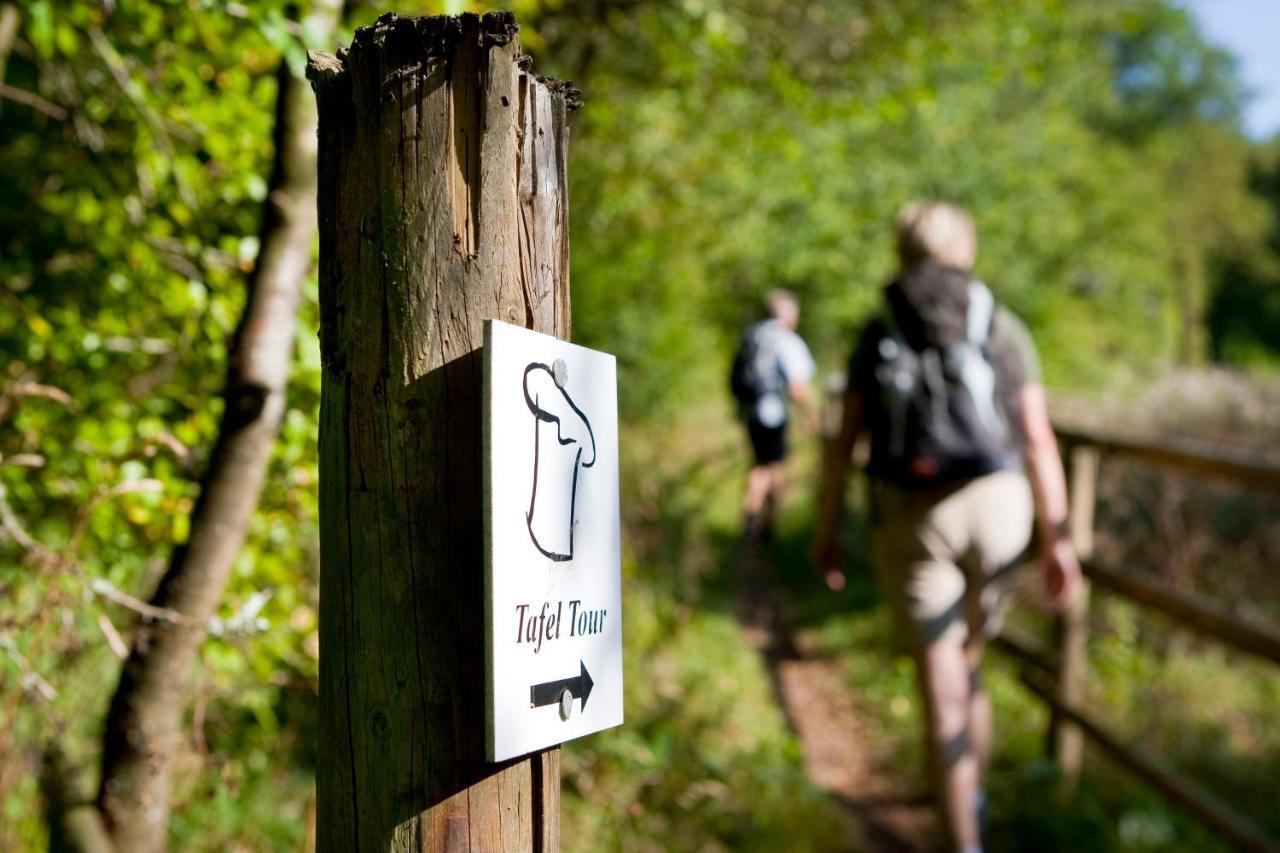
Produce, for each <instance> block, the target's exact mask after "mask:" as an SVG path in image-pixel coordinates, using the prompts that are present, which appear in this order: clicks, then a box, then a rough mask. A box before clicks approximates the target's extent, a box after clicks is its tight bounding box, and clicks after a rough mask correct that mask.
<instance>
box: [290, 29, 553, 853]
mask: <svg viewBox="0 0 1280 853" xmlns="http://www.w3.org/2000/svg"><path fill="white" fill-rule="evenodd" d="M528 69H529V64H528V61H527V60H526V59H525V58H524V57H523V56H522V55H521V53H520V49H519V44H518V42H517V40H516V25H515V20H514V18H513V17H512V16H511V15H510V14H506V13H493V14H488V15H485V16H484V17H483V18H480V17H477V16H476V15H462V16H460V17H456V18H454V17H435V18H421V19H409V18H397V17H395V16H393V15H387V16H384V17H382V18H380V19H379V20H378V22H377V23H376V24H374V25H372V26H370V27H365V28H363V29H361V30H359V31H358V32H357V33H356V36H355V39H354V41H353V42H352V45H351V47H350V49H349V50H348V51H345V52H340V53H339V55H338V56H337V57H332V56H326V55H322V54H313V55H312V57H311V63H310V67H309V76H310V77H311V79H312V81H313V85H314V87H315V90H316V96H317V100H318V102H319V107H320V140H319V146H320V150H319V161H320V183H319V205H320V344H321V353H322V361H323V385H322V402H321V407H320V408H321V415H320V417H321V421H320V448H319V456H320V549H321V567H320V583H321V596H320V722H319V741H320V751H319V759H318V768H317V774H316V787H317V816H318V826H317V842H318V847H319V849H320V850H322V851H323V850H333V851H362V850H379V851H382V850H394V851H424V850H454V849H478V850H554V849H557V848H558V846H559V795H560V790H559V786H560V771H559V750H558V749H550V750H546V751H544V752H541V753H536V754H534V755H532V756H525V757H523V758H520V759H516V760H513V761H508V762H504V763H501V764H489V763H487V762H486V761H485V711H484V708H485V702H484V672H485V641H484V633H483V624H482V623H483V614H484V599H483V572H484V569H483V566H484V557H483V536H482V467H481V433H482V430H481V423H480V401H481V387H480V386H481V358H480V351H479V348H480V346H481V345H482V342H483V323H484V320H485V319H487V318H499V319H502V320H504V321H506V322H509V323H514V324H518V325H524V326H526V327H528V328H532V329H535V330H538V331H541V332H546V333H551V334H555V335H557V336H559V337H562V338H567V337H568V334H569V270H568V247H569V236H568V223H567V209H568V204H567V197H566V186H567V176H566V166H565V150H566V143H567V135H568V134H567V129H566V113H567V111H568V110H569V109H572V108H574V107H575V106H576V105H577V103H576V102H577V96H576V92H575V91H574V90H573V89H572V88H571V87H569V86H567V85H564V84H559V83H556V82H554V81H547V80H545V79H542V78H539V77H537V76H535V75H534V74H533V73H532V72H530V71H529V70H528Z"/></svg>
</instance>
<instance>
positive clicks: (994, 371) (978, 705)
mask: <svg viewBox="0 0 1280 853" xmlns="http://www.w3.org/2000/svg"><path fill="white" fill-rule="evenodd" d="M895 229H896V232H897V249H898V256H899V261H900V268H899V273H898V275H897V276H896V277H895V278H894V280H893V281H892V282H891V283H890V284H889V285H888V286H887V287H886V288H885V292H884V296H885V308H884V311H883V312H882V314H881V316H880V317H878V318H877V319H875V320H872V321H871V322H870V323H869V324H868V325H867V326H866V328H865V329H864V330H863V332H862V334H861V337H860V338H859V340H858V344H857V347H856V349H855V351H854V353H853V357H852V359H851V360H850V364H849V372H848V387H847V390H846V392H845V397H844V414H843V422H842V425H841V429H840V432H839V434H838V436H837V437H836V438H835V439H834V440H833V441H832V442H831V444H830V446H829V448H828V452H827V454H826V457H825V459H824V462H823V471H822V490H821V493H820V494H821V497H820V503H819V516H818V529H817V535H816V538H815V542H814V558H815V562H816V565H817V567H818V568H819V570H820V571H821V572H822V573H823V574H824V577H825V579H826V581H827V584H828V586H830V587H832V588H833V589H838V588H840V587H841V586H843V582H844V575H843V574H842V572H841V568H840V553H839V548H838V536H837V534H838V530H837V526H838V521H839V518H840V515H841V509H842V503H843V496H844V487H845V481H846V479H847V476H848V472H849V465H850V456H851V453H852V450H853V446H854V443H855V441H856V439H857V437H858V435H859V434H860V433H862V432H863V431H864V430H865V431H867V432H869V433H870V443H871V447H870V451H871V452H870V458H869V461H868V464H867V474H868V477H869V480H870V489H871V501H870V512H871V519H870V522H871V535H872V543H871V544H872V559H873V561H874V563H875V568H876V571H877V574H878V575H879V577H880V582H881V585H882V588H883V591H884V597H885V599H886V601H887V603H888V604H889V606H890V607H891V609H892V610H893V614H894V617H895V622H896V625H897V627H898V629H899V634H900V638H901V640H902V641H903V642H904V644H905V645H906V647H907V649H908V650H909V651H910V652H911V654H912V656H913V658H914V659H915V663H916V670H917V678H918V684H919V688H920V692H921V698H922V699H923V703H924V710H925V721H926V728H927V731H926V740H927V754H928V757H929V763H930V768H929V769H930V775H931V777H932V782H933V784H934V789H935V792H936V795H937V797H938V801H939V807H940V811H941V817H942V823H943V826H944V827H945V829H946V831H947V834H948V836H949V838H950V840H951V842H952V843H953V844H954V849H956V850H961V851H966V853H970V852H971V851H980V850H981V849H982V842H981V831H982V826H981V824H982V819H983V814H982V812H983V809H984V795H983V789H982V777H983V774H984V772H985V770H986V764H987V761H988V757H989V754H990V749H991V706H990V702H989V700H988V697H987V695H986V693H985V692H984V691H983V688H982V684H981V681H980V680H979V677H978V664H979V660H980V657H981V653H982V647H983V642H984V640H985V639H987V638H989V637H990V636H992V635H993V634H994V633H995V632H996V631H997V630H998V628H999V622H1000V618H1001V614H1002V608H1003V604H1004V600H1005V598H1006V593H1007V591H1008V590H1009V586H1010V580H1011V578H1010V575H1011V574H1012V572H1013V569H1014V568H1015V567H1016V566H1017V565H1018V564H1019V563H1020V561H1021V560H1022V555H1023V552H1024V550H1025V549H1026V548H1027V546H1028V544H1029V542H1030V540H1031V533H1032V527H1033V521H1034V526H1035V528H1036V531H1037V533H1038V542H1039V546H1040V551H1041V554H1040V556H1041V558H1042V562H1043V569H1044V575H1045V583H1046V589H1047V594H1048V598H1049V600H1050V602H1051V604H1052V605H1053V606H1055V607H1063V606H1065V605H1066V604H1067V603H1068V602H1069V601H1070V598H1071V596H1072V595H1073V594H1074V593H1075V591H1076V589H1077V587H1078V585H1079V578H1080V566H1079V563H1078V561H1077V559H1076V555H1075V552H1074V550H1073V549H1072V547H1071V544H1070V541H1069V540H1068V538H1067V526H1066V519H1067V494H1066V484H1065V478H1064V476H1063V470H1062V462H1061V459H1060V458H1059V456H1058V450H1057V442H1056V439H1055V437H1054V434H1053V430H1052V428H1051V426H1050V424H1049V417H1048V412H1047V409H1046V407H1045V395H1044V388H1043V386H1042V385H1041V379H1040V368H1039V362H1038V360H1037V356H1036V352H1035V348H1034V346H1033V345H1032V343H1031V338H1030V336H1029V335H1028V333H1027V331H1026V329H1025V327H1024V326H1023V325H1022V323H1021V322H1020V321H1019V320H1018V319H1017V318H1016V317H1015V316H1014V315H1013V314H1012V313H1010V312H1009V311H1007V310H1006V309H1004V308H1003V307H1001V306H998V305H996V304H995V301H994V299H993V298H992V295H991V292H990V291H989V290H988V289H987V288H986V286H985V285H983V284H982V283H981V282H979V281H977V280H976V279H975V278H973V276H972V275H971V270H972V268H973V263H974V259H975V255H976V249H977V241H976V235H975V231H974V225H973V221H972V220H971V219H970V218H969V216H968V215H967V214H966V213H965V212H964V211H962V210H961V209H959V208H957V207H954V206H952V205H949V204H943V203H934V202H929V203H925V202H917V203H914V204H911V205H909V206H907V207H906V208H905V209H904V210H903V211H902V212H901V214H899V216H898V218H897V220H896V223H895Z"/></svg>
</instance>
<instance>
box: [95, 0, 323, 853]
mask: <svg viewBox="0 0 1280 853" xmlns="http://www.w3.org/2000/svg"><path fill="white" fill-rule="evenodd" d="M340 11H341V3H340V2H338V0H322V2H320V3H318V4H317V14H318V16H319V19H320V20H321V22H322V24H323V25H326V26H328V27H329V28H332V27H333V25H334V24H335V23H336V21H337V19H338V17H339V15H340ZM278 80H279V89H278V94H277V102H276V121H275V138H274V142H275V153H274V156H273V163H272V174H271V177H270V180H269V182H268V197H267V202H266V204H265V206H264V211H263V221H262V225H261V228H260V234H261V247H262V248H261V251H260V252H259V255H258V260H257V264H256V266H255V268H254V271H253V273H252V275H251V276H250V277H249V281H248V286H247V291H248V295H247V298H246V302H245V308H244V313H243V314H242V315H241V317H240V321H239V324H238V326H237V328H236V331H235V335H234V337H233V338H232V341H231V344H230V347H229V350H228V371H227V384H226V388H225V390H224V392H223V398H224V402H225V407H224V409H223V416H222V421H221V423H220V424H219V429H218V437H217V440H216V443H215V445H214V448H213V451H212V453H211V455H210V459H209V467H208V470H207V472H206V474H205V476H204V478H203V481H202V482H201V488H200V497H199V500H198V502H197V504H196V507H195V509H194V511H193V513H192V515H191V533H190V536H189V538H188V540H187V542H186V544H185V545H182V546H180V547H178V548H176V549H175V550H174V553H173V556H172V558H171V560H170V563H169V566H168V569H167V570H166V572H165V574H164V576H163V578H162V579H161V581H160V584H159V586H158V588H157V590H156V592H155V594H154V596H153V598H152V601H151V603H152V604H153V605H154V606H156V607H160V608H164V609H168V610H172V611H175V612H176V613H178V614H180V615H181V616H182V619H181V621H173V622H168V621H153V622H150V623H146V624H144V625H143V626H141V627H140V628H139V630H138V632H137V634H136V635H135V638H134V644H133V648H132V650H131V651H130V654H129V658H128V660H127V661H126V662H125V665H124V669H123V671H122V673H121V677H120V682H119V685H118V686H117V688H116V692H115V694H114V695H113V696H112V700H111V705H110V708H109V710H108V712H107V720H106V725H105V729H104V733H103V753H102V777H101V782H100V784H99V790H98V798H97V801H98V808H99V810H100V811H101V813H102V817H103V819H104V821H105V824H106V827H107V829H108V831H109V832H110V834H111V838H112V841H113V842H114V844H115V847H116V849H118V850H121V851H125V850H127V851H130V853H149V851H155V850H162V849H164V848H165V846H166V836H167V831H168V822H169V811H170V792H171V787H172V778H171V776H172V761H173V756H174V754H175V753H176V752H177V751H178V750H179V749H180V748H181V745H182V739H183V732H182V729H181V724H182V718H183V714H184V711H185V709H186V707H187V703H188V702H189V701H190V699H191V674H192V669H193V667H194V666H195V664H196V660H197V657H198V655H199V650H200V645H201V643H203V642H204V639H205V635H206V625H207V623H208V621H209V618H210V617H211V616H212V615H213V614H214V612H215V611H216V609H217V606H218V602H219V600H220V599H221V597H222V592H223V589H224V587H225V586H226V582H227V579H228V577H229V575H230V572H231V566H232V563H233V562H234V561H235V558H236V556H237V555H238V554H239V553H240V549H241V547H242V545H243V543H244V537H245V532H246V530H247V529H248V525H249V519H250V517H251V516H252V515H253V511H254V508H255V507H256V506H257V502H258V496H259V493H260V492H261V490H262V484H263V480H264V479H265V477H266V472H267V463H268V462H269V460H270V457H271V451H272V449H273V447H274V446H275V442H276V438H277V436H278V434H279V431H280V422H281V419H282V417H283V415H284V411H285V385H286V381H287V378H288V373H289V363H290V360H291V357H292V353H293V336H294V330H295V328H296V324H297V312H298V302H299V299H300V298H301V290H302V282H303V279H304V278H305V276H306V274H307V272H308V270H309V269H310V266H311V241H312V235H313V234H314V233H315V227H316V225H315V223H316V213H315V187H316V160H315V153H316V141H315V135H316V111H315V104H314V101H313V99H312V97H311V93H310V92H309V91H308V88H307V83H306V81H305V80H301V79H299V78H297V77H295V76H294V75H293V74H292V73H290V71H289V68H288V66H287V64H285V63H283V62H282V63H281V66H280V72H279V75H278Z"/></svg>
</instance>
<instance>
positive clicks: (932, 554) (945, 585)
mask: <svg viewBox="0 0 1280 853" xmlns="http://www.w3.org/2000/svg"><path fill="white" fill-rule="evenodd" d="M872 506H873V513H874V515H873V519H874V523H873V526H872V531H871V552H872V559H873V561H874V562H875V566H876V572H877V574H878V575H879V576H880V582H881V585H882V587H883V589H884V595H885V599H886V600H887V602H888V604H889V607H890V608H891V610H892V611H893V615H894V620H895V622H896V623H897V627H898V630H899V633H900V639H901V640H902V641H903V642H904V643H905V644H906V646H907V648H908V649H916V648H922V647H924V646H926V645H928V644H930V643H932V642H935V641H937V640H940V639H943V638H948V639H949V638H953V637H954V638H958V639H960V640H967V639H968V638H969V637H973V636H981V637H991V636H994V635H995V634H996V633H997V632H998V631H999V630H1000V623H1001V621H1002V620H1003V617H1004V609H1005V607H1006V606H1007V600H1008V594H1009V589H1010V584H1011V582H1012V575H1013V570H1014V569H1016V568H1017V567H1018V565H1019V564H1020V563H1021V561H1022V555H1023V552H1024V551H1025V550H1026V548H1027V545H1028V543H1029V542H1030V541H1031V527H1032V520H1033V514H1034V506H1033V503H1032V497H1031V486H1030V484H1029V483H1028V482H1027V478H1026V476H1025V475H1024V474H1023V473H1022V472H1021V471H999V472H997V473H994V474H988V475H986V476H985V477H979V478H978V479H976V480H970V481H968V482H966V483H963V484H961V485H959V486H952V487H946V488H942V489H934V490H930V491H924V492H921V491H913V490H907V489H903V488H900V487H897V486H892V485H889V484H887V483H873V484H872Z"/></svg>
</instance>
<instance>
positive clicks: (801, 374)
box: [755, 320, 817, 427]
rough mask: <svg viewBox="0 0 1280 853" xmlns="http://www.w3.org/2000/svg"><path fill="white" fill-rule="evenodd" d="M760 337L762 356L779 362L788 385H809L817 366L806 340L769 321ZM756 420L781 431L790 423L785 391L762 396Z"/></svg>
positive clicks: (764, 325) (757, 408) (757, 405)
mask: <svg viewBox="0 0 1280 853" xmlns="http://www.w3.org/2000/svg"><path fill="white" fill-rule="evenodd" d="M760 334H761V339H760V344H759V346H760V352H761V353H762V354H768V356H769V357H772V358H775V359H777V363H778V366H779V367H780V368H781V369H782V376H783V378H784V379H786V380H787V384H788V385H790V384H792V383H793V382H808V381H809V380H810V379H812V378H813V374H814V373H815V372H816V371H817V365H816V364H815V363H814V360H813V355H812V354H811V353H810V352H809V347H808V346H807V345H806V344H805V342H804V339H803V338H801V337H800V336H799V335H797V334H796V333H795V332H793V331H792V330H791V329H788V328H787V327H786V326H784V325H782V324H781V323H779V322H778V321H777V320H766V321H765V322H764V323H763V324H762V325H761V327H760ZM755 416H756V420H757V421H759V422H760V423H761V424H762V425H764V426H766V427H780V426H782V425H783V424H784V423H786V420H787V399H786V396H785V391H784V393H783V394H762V395H761V396H760V399H759V400H757V401H756V410H755Z"/></svg>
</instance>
